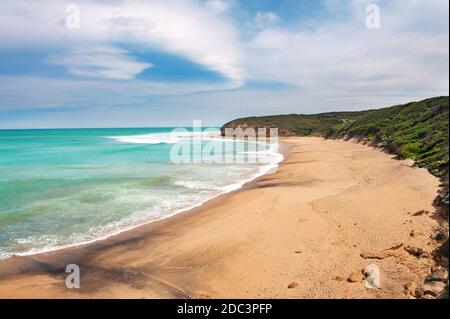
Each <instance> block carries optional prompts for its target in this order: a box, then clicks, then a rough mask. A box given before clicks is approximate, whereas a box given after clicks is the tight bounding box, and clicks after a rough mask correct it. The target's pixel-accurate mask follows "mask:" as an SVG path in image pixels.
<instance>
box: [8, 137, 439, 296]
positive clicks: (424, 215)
mask: <svg viewBox="0 0 450 319" xmlns="http://www.w3.org/2000/svg"><path fill="white" fill-rule="evenodd" d="M285 142H286V143H288V144H289V145H291V147H290V150H289V151H288V154H287V156H286V159H285V160H284V161H283V162H282V163H281V164H280V166H279V169H278V170H277V172H276V173H273V174H269V175H265V176H262V177H260V178H258V179H257V180H255V181H253V182H250V183H248V184H246V185H245V186H244V187H243V188H242V189H241V190H239V191H235V192H233V193H230V194H226V195H224V196H220V197H218V198H216V199H213V200H211V201H209V202H207V203H206V204H204V205H203V206H201V207H199V208H196V209H193V210H192V211H189V212H186V213H183V214H179V215H176V216H173V217H171V218H168V219H165V220H162V221H158V222H154V223H150V224H147V225H145V226H142V227H139V228H137V229H135V230H132V231H129V232H125V233H123V234H120V235H118V236H115V237H112V238H109V239H107V240H104V241H99V242H96V243H94V244H90V245H87V246H85V247H77V248H70V249H65V250H61V251H57V252H52V253H46V254H40V255H35V256H28V257H14V258H11V259H9V260H7V261H6V262H2V263H0V298H55V297H56V298H186V297H192V298H240V297H242V298H406V296H405V294H404V292H403V290H404V285H405V284H407V283H409V282H410V281H415V282H420V281H421V280H423V278H425V276H426V275H427V274H428V273H429V269H430V266H431V265H432V259H431V258H430V257H429V255H427V253H430V252H431V251H432V250H433V249H435V248H436V247H437V243H435V242H433V241H432V240H431V239H430V234H431V233H432V232H433V227H437V226H438V222H437V221H436V218H435V216H434V213H433V212H434V208H433V207H432V202H433V199H434V198H435V197H436V193H437V191H438V185H439V181H438V179H437V178H435V177H433V176H432V175H431V174H429V173H428V172H427V171H426V170H425V169H420V168H415V167H412V162H411V161H404V160H396V159H394V158H393V156H391V155H387V154H385V153H383V152H381V151H379V150H376V149H373V148H371V147H368V146H364V145H359V144H356V143H351V142H345V141H340V140H338V141H334V140H324V139H321V138H314V137H308V138H289V139H286V140H285ZM421 211H422V212H421ZM417 212H421V213H419V214H417ZM408 246H410V247H419V248H422V249H423V250H424V251H425V252H426V253H425V254H422V256H421V257H417V256H414V255H411V254H410V253H408V251H407V249H405V248H406V247H408ZM361 255H362V256H363V257H364V258H363V257H362V256H361ZM374 256H377V258H369V257H374ZM72 263H74V264H77V265H79V266H80V270H81V288H80V289H67V288H66V286H65V279H66V276H67V274H66V273H65V267H66V265H67V264H72ZM369 264H376V265H377V266H378V267H379V269H380V271H381V288H380V289H368V288H366V286H365V283H364V281H362V280H358V281H357V282H354V283H351V282H348V281H347V278H348V277H349V275H350V274H352V273H353V272H358V271H360V270H361V269H362V268H364V267H365V266H367V265H369ZM289 287H291V288H289Z"/></svg>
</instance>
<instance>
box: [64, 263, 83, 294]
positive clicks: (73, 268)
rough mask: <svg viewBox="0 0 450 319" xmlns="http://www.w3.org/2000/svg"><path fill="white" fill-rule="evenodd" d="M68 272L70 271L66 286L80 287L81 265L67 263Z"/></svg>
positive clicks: (70, 287)
mask: <svg viewBox="0 0 450 319" xmlns="http://www.w3.org/2000/svg"><path fill="white" fill-rule="evenodd" d="M66 273H70V275H68V276H67V277H66V287H67V288H69V289H73V288H80V267H79V266H78V265H75V264H70V265H67V266H66Z"/></svg>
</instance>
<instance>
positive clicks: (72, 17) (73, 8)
mask: <svg viewBox="0 0 450 319" xmlns="http://www.w3.org/2000/svg"><path fill="white" fill-rule="evenodd" d="M66 28H67V29H79V28H80V7H79V6H78V5H77V4H69V5H67V6H66Z"/></svg>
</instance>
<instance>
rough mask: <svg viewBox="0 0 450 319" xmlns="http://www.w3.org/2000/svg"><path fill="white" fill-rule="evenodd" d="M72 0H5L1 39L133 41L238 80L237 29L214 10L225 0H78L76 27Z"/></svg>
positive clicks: (10, 41)
mask: <svg viewBox="0 0 450 319" xmlns="http://www.w3.org/2000/svg"><path fill="white" fill-rule="evenodd" d="M70 2H71V1H68V0H65V1H56V0H42V1H39V2H38V1H36V2H32V3H31V2H28V1H23V0H22V1H20V0H6V3H2V12H1V13H0V16H1V19H0V29H1V30H8V29H11V26H15V28H14V29H13V30H12V31H11V32H8V33H7V32H1V33H0V41H1V42H2V43H6V44H7V45H9V46H12V45H16V46H18V47H23V43H27V45H40V46H42V45H49V46H66V47H67V46H68V47H73V48H75V49H77V48H79V47H85V46H89V45H94V46H98V45H99V44H102V43H114V42H134V43H136V44H138V45H139V46H141V47H144V48H149V49H154V48H158V49H160V50H165V51H168V52H170V53H172V54H177V55H182V56H184V57H186V58H188V59H190V60H192V61H194V62H196V63H198V64H200V65H203V66H205V67H206V68H209V69H211V70H214V71H216V72H219V73H221V74H222V75H223V76H224V77H226V78H228V79H229V80H230V81H231V82H233V84H234V86H235V87H239V86H241V85H243V81H242V76H241V69H240V66H239V62H240V56H241V52H240V44H239V33H238V32H237V29H236V26H235V25H234V24H233V23H232V21H231V19H229V18H228V17H226V16H223V15H218V14H217V13H218V11H220V10H222V11H223V10H225V9H226V8H225V2H223V3H222V2H221V1H218V0H216V1H213V2H210V3H209V5H205V4H204V3H203V4H202V3H199V2H197V1H188V0H173V1H163V0H152V1H143V0H123V1H119V2H114V3H111V4H105V3H104V2H100V1H89V0H79V1H78V2H77V3H78V4H79V7H80V25H81V27H80V28H79V29H67V28H65V23H64V19H65V14H66V13H65V5H66V4H68V3H70Z"/></svg>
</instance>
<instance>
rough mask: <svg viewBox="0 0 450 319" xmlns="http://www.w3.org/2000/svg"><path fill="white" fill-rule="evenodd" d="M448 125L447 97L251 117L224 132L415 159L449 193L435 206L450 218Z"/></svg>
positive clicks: (235, 122)
mask: <svg viewBox="0 0 450 319" xmlns="http://www.w3.org/2000/svg"><path fill="white" fill-rule="evenodd" d="M448 121H449V106H448V96H445V97H436V98H430V99H427V100H424V101H420V102H413V103H408V104H405V105H396V106H392V107H387V108H382V109H377V110H369V111H361V112H335V113H323V114H316V115H299V114H291V115H276V116H263V117H248V118H242V119H237V120H234V121H231V122H229V123H227V124H225V125H224V126H223V128H225V127H232V128H236V127H242V128H247V127H254V128H261V127H266V128H269V127H272V128H278V131H279V135H280V136H295V135H297V136H309V135H317V136H323V137H326V138H343V139H350V138H355V139H357V140H359V141H360V142H364V143H370V144H371V145H374V146H378V147H382V148H384V149H386V150H388V151H389V152H390V153H393V154H396V155H398V156H399V157H400V158H411V159H413V160H415V162H416V163H417V165H418V166H421V167H425V168H427V169H428V170H429V171H430V172H431V173H432V174H433V175H435V176H438V177H440V178H441V179H442V181H443V190H442V192H441V194H440V195H439V196H438V198H437V199H436V202H435V204H436V206H438V207H440V208H441V209H443V210H444V214H446V215H447V216H448V200H449V195H448V165H449V153H448V149H449V148H448V144H449V123H448Z"/></svg>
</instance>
